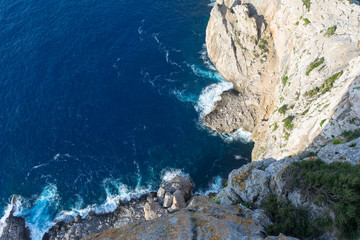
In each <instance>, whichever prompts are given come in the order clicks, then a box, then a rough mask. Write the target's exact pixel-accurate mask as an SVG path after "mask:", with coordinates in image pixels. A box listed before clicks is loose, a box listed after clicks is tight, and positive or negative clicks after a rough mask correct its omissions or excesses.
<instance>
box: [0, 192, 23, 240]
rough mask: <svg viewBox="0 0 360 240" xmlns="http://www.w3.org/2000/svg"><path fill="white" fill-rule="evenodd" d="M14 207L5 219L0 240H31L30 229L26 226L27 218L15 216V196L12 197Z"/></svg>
mask: <svg viewBox="0 0 360 240" xmlns="http://www.w3.org/2000/svg"><path fill="white" fill-rule="evenodd" d="M11 202H12V209H11V212H10V214H9V216H8V218H7V219H6V220H5V223H4V226H3V231H2V232H1V233H0V240H30V230H29V229H28V228H27V227H26V226H25V219H24V218H22V217H16V216H14V212H15V208H16V206H15V202H16V200H15V198H13V199H12V201H11Z"/></svg>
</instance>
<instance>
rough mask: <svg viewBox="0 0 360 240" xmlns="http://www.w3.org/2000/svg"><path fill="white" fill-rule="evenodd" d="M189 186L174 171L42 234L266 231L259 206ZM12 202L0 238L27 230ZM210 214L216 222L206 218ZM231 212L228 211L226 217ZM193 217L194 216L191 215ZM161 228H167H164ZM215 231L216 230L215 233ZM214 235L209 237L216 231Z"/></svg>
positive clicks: (53, 239) (26, 236)
mask: <svg viewBox="0 0 360 240" xmlns="http://www.w3.org/2000/svg"><path fill="white" fill-rule="evenodd" d="M192 187H193V185H192V183H191V180H190V178H187V177H182V176H178V175H177V176H175V177H174V178H173V179H172V180H170V181H169V182H164V183H162V184H161V186H160V188H159V190H158V191H157V192H150V193H148V194H144V195H142V196H140V197H138V198H134V199H131V200H130V201H121V202H119V204H118V206H117V208H116V210H115V211H114V212H110V213H104V214H96V213H94V212H90V213H89V214H88V215H87V216H86V217H85V218H84V219H83V218H81V216H80V215H78V216H77V217H76V218H75V219H73V220H72V221H70V222H68V223H66V222H63V221H62V222H58V223H56V224H55V225H54V226H52V227H51V228H50V229H49V231H48V232H47V233H46V234H45V235H44V236H43V238H42V239H43V240H60V239H66V240H79V239H104V238H105V237H103V236H102V234H103V233H106V234H108V233H107V231H110V232H113V231H114V229H128V230H123V234H125V235H126V236H125V235H123V236H122V235H121V234H120V235H118V234H117V235H118V236H117V238H119V239H128V238H131V239H139V238H140V239H154V237H155V239H167V238H171V239H192V238H194V237H197V238H198V239H203V238H205V239H212V237H209V236H208V237H206V236H207V235H208V234H210V235H211V234H213V233H211V232H212V231H213V229H215V228H217V227H219V226H223V229H222V230H221V231H220V230H219V231H220V232H219V233H214V234H215V235H216V236H222V235H223V234H225V235H228V236H230V237H231V239H235V238H239V237H240V238H241V237H244V236H254V237H255V236H257V237H261V238H265V237H267V235H266V233H265V227H266V225H267V224H269V223H270V220H269V218H268V217H267V216H266V215H265V214H264V212H263V211H262V210H251V209H248V208H247V207H245V206H227V205H218V204H216V203H214V202H213V201H209V196H206V195H192ZM15 202H16V201H15V197H14V198H13V200H12V204H13V210H12V211H11V213H10V216H9V217H8V218H7V219H6V221H5V225H4V230H3V235H1V236H0V239H1V240H30V239H31V237H30V230H29V229H28V228H27V227H26V226H25V220H24V219H23V218H22V217H17V216H14V209H15V208H16V206H15V204H16V203H15ZM214 214H216V215H214ZM213 216H215V219H217V221H218V222H214V221H213V220H211V221H210V220H209V219H208V218H212V217H213ZM230 216H233V217H232V218H231V219H228V218H230ZM195 218H196V221H194V219H195ZM197 218H198V219H197ZM224 219H226V220H224ZM155 220H156V221H155ZM177 221H180V222H181V223H182V224H184V225H183V226H182V227H183V228H181V227H179V228H177V224H175V225H174V223H175V222H177ZM201 221H206V222H208V224H211V225H205V226H204V225H202V224H201V226H200V222H201ZM241 222H246V225H243V226H242V225H234V224H237V223H241ZM218 224H221V225H218ZM140 226H144V227H145V228H146V229H147V230H146V231H144V229H142V228H140ZM239 226H242V228H243V229H241V231H240V230H239V229H238V227H239ZM139 228H140V229H139ZM149 228H153V229H154V232H156V234H157V235H156V236H154V235H152V234H150V232H149ZM164 228H169V229H168V231H169V232H167V233H166V232H164ZM198 228H201V230H199V229H198ZM135 229H136V230H135ZM220 233H221V235H218V234H220ZM204 234H205V235H204ZM91 235H92V236H91ZM215 235H214V236H213V237H216V236H215ZM88 236H91V237H88ZM175 236H179V237H175ZM269 239H270V238H269ZM289 239H291V238H289Z"/></svg>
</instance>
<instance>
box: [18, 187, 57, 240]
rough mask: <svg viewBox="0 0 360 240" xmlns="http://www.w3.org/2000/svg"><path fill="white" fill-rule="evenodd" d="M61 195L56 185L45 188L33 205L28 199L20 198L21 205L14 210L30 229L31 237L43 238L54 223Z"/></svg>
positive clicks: (34, 239) (35, 239) (37, 239)
mask: <svg viewBox="0 0 360 240" xmlns="http://www.w3.org/2000/svg"><path fill="white" fill-rule="evenodd" d="M58 203H59V196H58V193H57V188H56V186H55V185H48V186H46V187H45V188H44V190H43V191H42V193H41V194H40V196H39V197H38V198H37V200H36V202H35V204H34V205H33V206H32V207H28V206H29V202H28V200H26V199H23V198H19V203H18V204H17V205H18V206H19V207H18V208H17V210H16V211H15V212H14V215H15V216H21V217H23V218H24V219H25V221H26V226H27V227H29V229H30V234H31V239H33V240H41V239H42V236H43V235H44V233H45V232H46V231H47V230H48V229H49V228H51V227H52V226H53V225H54V222H53V221H52V220H53V218H54V217H55V214H56V212H57V207H58Z"/></svg>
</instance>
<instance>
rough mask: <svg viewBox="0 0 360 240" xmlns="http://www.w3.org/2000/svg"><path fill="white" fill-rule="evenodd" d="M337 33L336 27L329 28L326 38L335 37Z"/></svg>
mask: <svg viewBox="0 0 360 240" xmlns="http://www.w3.org/2000/svg"><path fill="white" fill-rule="evenodd" d="M335 31H336V26H332V27H329V28H328V29H327V30H326V36H328V37H330V36H332V35H334V34H335Z"/></svg>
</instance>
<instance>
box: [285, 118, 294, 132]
mask: <svg viewBox="0 0 360 240" xmlns="http://www.w3.org/2000/svg"><path fill="white" fill-rule="evenodd" d="M294 118H295V117H294V116H288V117H287V118H285V119H284V120H283V123H284V127H285V128H286V129H289V130H290V129H292V128H293V127H294V124H293V123H292V121H293V120H294Z"/></svg>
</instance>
